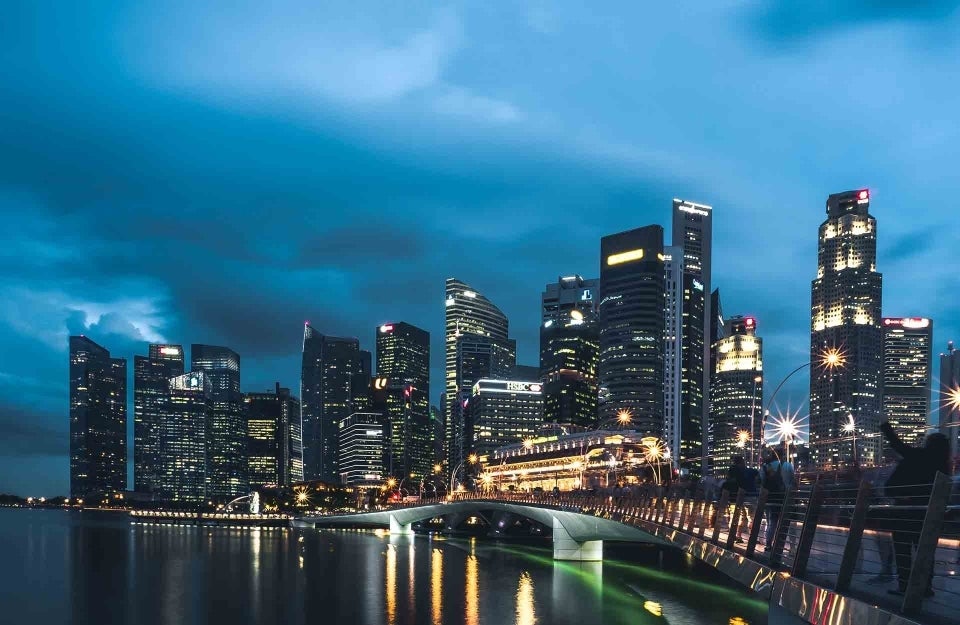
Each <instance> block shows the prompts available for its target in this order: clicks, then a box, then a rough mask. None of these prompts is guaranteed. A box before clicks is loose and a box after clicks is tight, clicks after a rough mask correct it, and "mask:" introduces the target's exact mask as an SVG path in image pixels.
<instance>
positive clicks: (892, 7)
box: [746, 0, 960, 42]
mask: <svg viewBox="0 0 960 625" xmlns="http://www.w3.org/2000/svg"><path fill="white" fill-rule="evenodd" d="M958 6H960V2H958V1H957V0H924V1H920V2H918V1H916V0H779V1H777V2H767V1H765V0H756V1H755V2H753V3H752V5H751V6H749V7H748V8H747V9H746V11H747V18H748V21H749V23H750V25H751V27H753V28H754V29H756V31H757V32H759V33H761V34H762V35H764V36H765V37H767V38H768V39H769V40H771V41H773V42H776V41H778V40H784V39H788V40H789V39H802V38H806V37H813V36H817V35H821V34H826V33H830V32H838V31H849V30H852V29H854V28H858V27H861V26H867V25H871V24H878V23H883V22H928V23H932V22H934V21H936V20H942V19H944V18H946V17H949V16H950V15H952V14H953V13H954V11H956V9H957V7H958Z"/></svg>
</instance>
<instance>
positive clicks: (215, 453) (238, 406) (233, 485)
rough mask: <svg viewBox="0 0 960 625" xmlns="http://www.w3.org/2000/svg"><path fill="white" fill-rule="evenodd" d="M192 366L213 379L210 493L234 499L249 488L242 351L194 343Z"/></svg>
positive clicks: (209, 450) (209, 424)
mask: <svg viewBox="0 0 960 625" xmlns="http://www.w3.org/2000/svg"><path fill="white" fill-rule="evenodd" d="M190 370H191V371H203V372H205V373H206V376H204V379H206V380H208V381H209V382H210V393H211V395H210V399H211V401H212V406H211V409H210V413H209V422H208V423H207V430H206V435H207V493H206V494H207V497H210V498H214V499H233V498H234V497H239V496H240V495H244V494H246V492H247V489H248V484H247V462H246V423H244V420H243V395H242V394H241V393H240V355H239V354H237V352H235V351H233V350H232V349H229V348H227V347H219V346H215V345H199V344H196V343H195V344H193V345H191V346H190Z"/></svg>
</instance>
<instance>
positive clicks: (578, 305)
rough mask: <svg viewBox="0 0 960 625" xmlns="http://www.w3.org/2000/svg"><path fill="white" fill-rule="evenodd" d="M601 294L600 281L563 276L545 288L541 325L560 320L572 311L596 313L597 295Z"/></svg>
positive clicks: (541, 299) (541, 298) (542, 300)
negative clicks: (564, 314)
mask: <svg viewBox="0 0 960 625" xmlns="http://www.w3.org/2000/svg"><path fill="white" fill-rule="evenodd" d="M599 292H600V280H598V279H597V278H593V279H592V280H585V279H584V278H583V277H581V276H578V275H573V276H561V277H559V278H557V281H556V282H553V283H551V284H548V285H547V286H546V287H544V290H543V293H542V294H541V296H540V301H541V317H542V318H541V320H540V321H541V323H546V322H547V321H550V320H551V319H553V320H556V319H558V318H560V316H561V315H562V314H563V313H569V312H570V311H571V310H574V309H576V310H580V311H583V310H586V309H588V308H589V309H590V310H593V311H596V302H597V300H598V299H599V298H598V297H597V295H598V294H599Z"/></svg>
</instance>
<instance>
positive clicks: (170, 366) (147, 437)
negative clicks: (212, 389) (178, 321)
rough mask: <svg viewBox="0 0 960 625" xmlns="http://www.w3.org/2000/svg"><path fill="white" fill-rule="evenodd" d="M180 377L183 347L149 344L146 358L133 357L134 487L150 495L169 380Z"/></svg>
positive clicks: (156, 471) (155, 481)
mask: <svg viewBox="0 0 960 625" xmlns="http://www.w3.org/2000/svg"><path fill="white" fill-rule="evenodd" d="M178 375H183V347H182V346H180V345H159V344H151V345H150V347H149V351H148V355H147V356H134V357H133V484H134V490H136V491H137V492H138V493H152V492H154V490H155V489H156V485H157V479H158V477H159V472H160V427H161V422H160V420H161V415H162V414H163V406H164V403H165V402H166V401H167V400H168V398H169V396H170V378H173V377H176V376H178Z"/></svg>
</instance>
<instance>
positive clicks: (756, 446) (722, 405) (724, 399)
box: [710, 316, 763, 478]
mask: <svg viewBox="0 0 960 625" xmlns="http://www.w3.org/2000/svg"><path fill="white" fill-rule="evenodd" d="M756 331H757V321H756V319H754V318H753V317H740V316H737V317H732V318H730V319H729V320H727V323H726V330H725V332H724V337H723V338H721V339H720V340H718V341H717V342H716V343H714V345H713V351H714V352H715V353H716V369H715V370H714V374H713V386H712V390H711V395H710V401H711V404H712V407H713V409H712V414H711V421H712V425H713V427H712V430H713V447H711V448H710V456H711V458H712V467H711V469H712V471H713V474H714V475H715V476H717V477H720V478H724V477H725V476H726V472H727V470H728V469H729V468H730V466H731V465H732V464H733V457H734V456H742V457H743V458H744V459H745V460H746V461H747V462H748V463H749V465H750V466H757V464H758V463H759V462H760V455H759V452H760V449H761V442H762V435H761V433H762V422H763V418H762V413H763V339H762V338H760V337H759V336H757V332H756Z"/></svg>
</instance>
